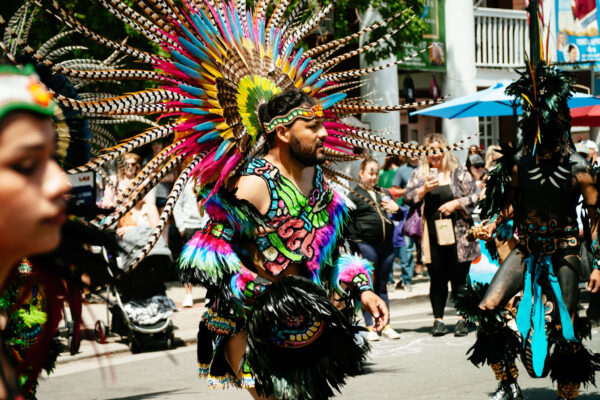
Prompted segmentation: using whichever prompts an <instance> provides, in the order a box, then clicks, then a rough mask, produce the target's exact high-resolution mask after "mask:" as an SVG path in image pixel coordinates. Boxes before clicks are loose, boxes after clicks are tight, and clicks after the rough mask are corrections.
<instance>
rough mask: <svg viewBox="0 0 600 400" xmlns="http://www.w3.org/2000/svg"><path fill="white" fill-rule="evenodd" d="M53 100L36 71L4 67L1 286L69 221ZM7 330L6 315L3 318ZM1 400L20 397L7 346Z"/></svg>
mask: <svg viewBox="0 0 600 400" xmlns="http://www.w3.org/2000/svg"><path fill="white" fill-rule="evenodd" d="M54 107H55V106H54V103H53V102H52V96H51V95H50V93H49V92H48V91H47V90H46V88H45V87H44V86H43V85H42V84H41V83H40V81H39V79H38V77H37V75H35V74H34V71H33V68H25V69H17V68H14V67H8V66H0V182H2V184H1V185H0V204H1V205H2V206H1V207H0V288H1V290H2V291H4V290H6V288H7V286H8V284H9V283H10V278H11V276H12V275H13V274H14V273H15V271H16V267H17V266H18V265H19V263H20V261H21V260H22V259H23V258H24V257H27V256H30V255H33V254H39V253H44V252H48V251H51V250H53V249H54V248H56V247H57V246H58V244H59V242H60V229H61V226H62V224H63V223H64V222H65V219H66V213H65V212H66V195H67V193H68V192H69V188H70V185H69V182H68V180H67V178H66V175H65V173H64V172H63V170H62V169H61V168H60V166H59V165H58V164H57V163H56V161H54V159H53V156H54V146H55V132H54V128H53V125H52V120H51V117H52V115H53V114H54ZM0 318H1V320H2V321H0V329H4V325H5V323H6V315H3V316H2V317H0ZM0 348H1V349H2V351H1V352H0V370H1V374H0V378H1V381H0V398H3V399H4V398H10V399H12V398H18V395H17V388H16V381H15V377H14V373H13V370H12V366H11V365H10V363H9V361H8V358H7V355H6V353H4V351H5V350H4V346H1V347H0Z"/></svg>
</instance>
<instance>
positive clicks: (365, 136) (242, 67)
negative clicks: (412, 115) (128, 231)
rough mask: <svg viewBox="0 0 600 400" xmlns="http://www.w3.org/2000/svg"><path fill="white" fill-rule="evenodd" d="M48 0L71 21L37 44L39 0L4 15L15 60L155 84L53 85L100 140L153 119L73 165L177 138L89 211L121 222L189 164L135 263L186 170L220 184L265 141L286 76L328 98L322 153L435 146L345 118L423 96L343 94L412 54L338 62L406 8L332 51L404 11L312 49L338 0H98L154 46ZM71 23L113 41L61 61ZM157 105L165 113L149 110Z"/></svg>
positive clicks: (78, 81)
mask: <svg viewBox="0 0 600 400" xmlns="http://www.w3.org/2000/svg"><path fill="white" fill-rule="evenodd" d="M43 3H44V4H47V6H46V7H45V8H46V10H45V11H47V12H48V13H50V14H52V15H54V16H55V17H56V18H57V19H58V20H59V21H60V22H61V24H62V25H64V26H65V27H68V28H69V29H71V30H69V31H65V32H63V33H60V34H59V35H57V36H56V37H54V38H51V39H50V40H49V41H48V42H46V43H45V44H43V45H42V46H40V47H39V48H38V49H37V50H34V49H33V48H31V47H30V46H28V45H27V44H26V42H25V40H24V37H26V36H27V33H28V32H29V27H30V26H31V20H32V18H33V16H32V14H34V13H33V12H32V11H31V10H32V9H33V3H32V2H26V3H25V4H24V5H23V7H21V8H20V9H19V11H18V12H17V14H15V16H14V17H13V18H11V20H10V21H8V23H6V22H5V21H4V20H3V19H2V18H1V17H0V24H1V25H4V27H5V29H4V30H5V35H4V38H5V41H4V42H0V48H2V49H3V50H4V52H5V54H6V55H7V56H8V57H9V58H10V59H11V60H14V61H15V62H17V55H18V54H17V53H19V54H21V55H23V54H24V55H26V56H28V57H30V58H31V59H33V60H35V62H37V63H39V64H43V65H44V66H46V67H47V68H50V69H51V70H52V71H54V72H56V73H60V74H63V75H64V76H66V77H68V78H69V79H70V80H71V81H73V82H74V85H75V87H76V88H77V89H79V90H83V88H85V87H88V86H89V85H90V84H97V83H98V82H119V81H129V80H140V81H144V82H148V83H151V84H152V85H154V86H153V87H152V88H147V89H144V90H139V91H136V92H133V93H126V94H121V95H118V94H114V95H111V94H106V93H103V92H101V91H90V92H87V93H81V94H80V95H79V98H75V97H74V96H66V95H62V94H58V93H57V94H56V96H55V98H56V101H57V102H58V103H59V104H60V105H62V106H65V107H67V108H69V109H71V110H75V111H78V112H80V113H81V115H82V116H83V117H85V118H88V119H89V120H90V129H91V130H92V132H93V133H94V135H93V136H92V141H95V142H96V143H98V142H99V139H104V140H105V142H106V140H108V139H112V138H110V135H109V134H107V130H106V129H105V128H103V126H102V125H103V124H111V123H113V124H114V123H121V122H127V121H131V120H134V121H138V122H142V123H146V124H148V125H150V128H149V129H147V130H145V131H144V132H141V133H139V134H137V135H135V136H133V137H131V138H130V139H128V140H126V141H125V142H123V143H120V144H118V145H114V146H112V147H109V146H104V147H108V148H106V149H105V150H104V153H103V154H101V155H99V156H97V157H96V158H93V159H92V160H91V161H89V162H88V163H86V164H85V165H83V166H80V167H77V168H74V169H72V170H71V171H70V172H81V171H86V170H96V171H98V172H99V173H100V172H101V171H102V170H101V167H102V166H103V165H105V164H107V163H109V162H111V161H112V160H115V159H117V158H118V157H119V156H121V155H122V154H124V153H127V152H130V151H132V150H133V149H135V148H137V147H140V146H142V145H144V144H147V143H150V142H152V141H155V140H157V139H162V138H172V139H173V143H172V144H171V145H169V146H168V147H166V148H165V149H164V150H163V151H162V152H160V153H159V154H158V155H157V156H155V157H154V158H153V159H152V160H151V161H150V162H149V163H148V164H147V165H146V166H145V167H144V169H143V170H142V171H141V173H140V174H139V175H138V176H137V177H136V179H135V180H134V181H133V182H132V183H131V185H130V186H129V187H128V188H127V190H125V191H124V193H121V194H120V196H119V198H118V199H117V206H116V210H115V212H114V213H113V214H112V215H110V216H109V217H108V218H104V219H102V220H100V219H99V220H97V221H94V222H97V223H99V224H100V227H101V228H103V229H106V228H109V227H111V226H114V224H115V223H116V222H117V221H118V220H119V219H120V218H121V217H122V216H123V215H124V214H125V213H126V212H127V211H128V210H130V209H131V208H132V207H133V206H134V205H135V204H136V203H137V202H139V201H140V200H141V199H142V198H143V197H144V195H145V194H146V193H147V192H148V191H149V190H150V189H151V188H152V187H153V186H154V185H156V184H157V183H158V182H160V180H161V179H162V178H163V177H164V176H165V175H166V174H167V173H169V172H170V171H171V170H173V169H174V168H175V167H176V166H178V165H182V164H183V165H186V167H185V168H184V169H183V171H182V172H181V174H180V175H179V178H178V179H177V180H176V182H175V184H174V187H173V190H172V192H171V194H170V195H169V197H168V199H167V203H166V206H165V208H164V211H163V213H162V215H161V218H160V220H161V222H160V224H159V226H158V227H157V228H156V229H155V231H154V232H153V234H152V236H151V240H150V241H149V243H148V245H147V246H146V247H145V248H144V250H143V251H142V252H141V254H140V257H138V258H137V259H136V260H135V261H134V264H135V263H136V261H137V262H139V261H140V260H141V259H143V258H144V257H145V255H146V254H147V253H148V252H149V250H150V249H151V248H152V246H153V245H154V243H155V242H156V240H157V239H158V237H159V236H160V233H161V231H162V230H163V229H164V226H165V225H166V222H167V220H168V218H169V216H170V214H171V213H172V210H173V206H174V204H175V202H176V200H177V198H178V197H179V195H180V193H181V190H182V189H183V187H184V185H185V184H186V182H187V181H188V180H189V179H190V178H191V177H195V178H196V180H197V183H198V185H199V186H200V188H201V189H202V188H206V187H209V188H210V189H211V191H212V193H214V192H215V191H217V190H218V189H219V187H221V186H222V185H223V184H224V183H225V182H227V180H228V179H229V178H230V177H231V176H232V175H234V174H235V173H236V172H237V171H239V170H240V168H242V167H243V166H244V164H245V163H246V162H247V161H249V160H250V159H252V157H253V156H255V155H256V154H258V153H259V152H261V151H262V150H263V147H264V146H265V138H264V136H265V135H264V134H263V132H264V130H263V129H262V128H263V127H262V126H261V123H260V121H259V119H258V116H257V110H258V108H259V106H260V105H261V104H263V103H265V102H268V101H269V100H270V99H271V98H272V97H273V96H275V95H276V94H277V93H280V92H283V91H285V90H286V89H288V88H294V87H295V88H300V89H301V90H303V91H305V92H306V93H308V94H310V95H311V96H312V97H313V98H314V99H315V101H316V102H317V103H318V105H319V107H320V109H321V108H322V110H323V111H322V112H323V117H324V119H325V122H324V125H325V128H326V129H327V132H328V134H329V136H328V137H327V140H326V141H325V148H326V154H327V155H328V157H329V159H331V160H335V161H338V160H352V159H356V158H357V157H358V155H357V154H356V153H355V151H356V149H357V148H363V149H367V150H370V151H378V152H384V153H388V154H398V155H409V156H410V155H421V154H428V153H429V152H434V150H427V149H426V148H425V147H423V146H418V145H412V144H405V143H402V142H399V141H395V140H391V139H388V138H386V137H382V136H378V135H377V134H376V133H375V132H373V131H370V130H368V129H364V128H360V127H356V126H352V125H349V124H346V123H343V122H342V121H341V117H342V116H344V115H346V114H357V113H371V112H377V113H381V112H393V111H399V110H402V109H405V108H415V107H418V106H422V105H425V104H427V102H425V103H422V104H408V105H396V106H376V105H372V104H371V103H370V102H369V101H367V100H365V99H362V98H352V99H349V98H346V93H347V91H348V90H350V89H352V88H353V87H356V85H357V84H358V85H360V82H359V81H358V79H360V78H361V77H363V76H366V75H368V74H370V73H372V72H375V71H378V70H381V69H383V68H387V67H390V66H393V65H397V64H399V63H402V62H403V61H405V59H403V60H398V61H395V62H392V63H389V64H385V65H382V66H378V67H370V68H359V69H353V70H349V71H338V70H336V69H335V68H339V64H340V63H341V62H342V61H344V60H346V59H348V58H350V57H354V56H357V55H359V54H361V53H364V52H366V51H368V50H370V49H373V48H374V47H376V46H378V45H380V44H382V43H383V42H384V41H385V40H387V39H388V38H390V37H391V36H392V35H393V34H395V33H396V32H398V31H399V30H400V29H402V27H403V26H405V25H406V24H407V23H408V21H410V18H409V19H408V20H407V21H405V22H403V23H402V24H401V25H400V26H399V27H398V28H396V29H394V30H392V31H391V32H389V33H388V34H386V35H385V36H383V37H382V38H380V39H378V40H376V41H374V42H371V43H367V44H365V45H363V46H361V47H359V48H357V49H354V50H351V51H347V52H345V53H342V54H339V55H335V54H336V52H338V51H339V50H341V49H343V48H344V47H345V46H346V45H348V44H350V43H351V42H352V41H353V40H354V39H356V38H359V37H361V36H363V35H365V34H368V33H370V32H372V31H373V30H375V29H377V28H379V27H382V26H384V25H386V24H388V23H390V22H391V21H392V20H394V19H399V18H401V17H403V15H404V13H400V14H398V15H394V16H392V17H390V18H388V19H387V20H384V21H381V22H377V23H375V24H373V25H371V26H369V27H367V28H365V29H363V30H361V31H359V32H357V33H354V34H351V35H349V36H347V37H344V38H341V39H336V40H333V41H330V42H327V43H323V44H321V45H318V46H316V47H313V48H309V49H308V50H305V47H302V45H301V41H302V40H303V39H304V38H305V37H306V36H307V35H308V34H309V33H310V32H311V31H312V30H314V29H315V28H316V27H317V26H318V25H319V24H320V23H321V21H323V19H324V18H325V17H326V16H327V14H328V13H329V12H330V11H331V9H332V7H333V4H332V3H330V4H328V5H326V6H323V7H320V8H317V9H316V10H315V11H314V12H313V13H312V15H311V14H310V13H311V11H310V9H309V8H308V6H307V4H306V3H305V2H304V1H300V3H298V4H297V5H296V6H295V7H289V5H290V2H289V0H282V1H280V2H277V3H274V4H272V5H270V4H269V3H268V1H264V0H259V1H258V2H257V3H256V4H255V6H254V8H246V4H247V2H246V1H238V2H237V3H234V2H217V1H216V0H184V1H182V2H181V4H180V5H179V6H176V5H175V3H174V2H173V1H171V0H138V1H137V2H136V7H135V8H132V7H129V6H128V5H126V4H125V3H123V2H120V1H117V0H102V1H101V3H102V5H104V6H105V7H106V8H107V9H108V10H109V11H110V12H111V13H112V14H113V15H114V16H115V17H116V18H118V19H120V20H121V21H123V22H124V23H126V24H128V25H129V26H130V27H131V28H133V29H135V30H137V31H138V32H140V33H141V34H143V35H144V36H145V37H146V38H147V39H148V40H149V41H150V43H152V44H154V45H159V46H161V47H162V49H163V50H164V51H162V52H160V53H158V54H151V53H148V52H146V51H143V50H140V49H138V48H135V47H133V46H131V45H129V44H127V43H126V42H125V41H123V42H117V41H114V40H110V39H108V38H106V37H104V36H102V35H100V34H99V33H96V32H93V31H92V30H90V29H88V28H87V27H85V26H84V25H82V24H81V22H79V20H78V19H76V18H75V17H74V16H73V15H72V14H70V13H69V12H68V11H66V10H65V9H63V8H62V7H61V6H60V5H59V4H58V2H56V1H50V0H48V1H44V2H43ZM288 8H289V9H288ZM268 10H272V11H270V12H269V11H268ZM304 13H308V14H309V16H308V18H307V19H305V20H304V22H301V23H298V22H297V21H296V19H297V17H298V16H299V15H301V14H304ZM74 32H77V33H79V34H81V35H82V36H84V37H86V38H88V39H91V40H93V41H96V42H97V43H99V44H101V45H102V46H104V47H107V48H108V49H111V50H113V51H114V53H113V54H111V55H110V56H109V57H108V58H106V59H100V60H97V59H93V58H91V59H90V58H86V59H74V60H69V61H64V62H58V59H59V58H60V56H61V55H64V54H66V53H69V52H70V51H72V50H73V48H75V49H76V50H81V46H65V47H63V48H59V49H56V50H51V49H52V48H53V47H54V46H56V44H57V42H58V41H60V40H61V39H62V38H64V37H67V36H70V35H72V34H73V33H74ZM424 50H425V49H423V51H424ZM416 55H417V54H414V55H413V56H416ZM131 59H133V60H134V61H135V63H130V65H132V67H131V68H125V67H124V65H126V62H127V61H129V60H131ZM156 86H158V87H156ZM154 115H157V116H158V118H156V119H154V118H152V117H150V116H154ZM263 122H265V121H263ZM465 140H468V139H465ZM465 140H463V141H461V143H462V142H464V141H465ZM459 145H460V143H459V144H456V145H454V146H449V147H448V149H442V151H445V150H449V149H451V148H458V146H459ZM435 151H439V150H435ZM184 163H185V164H184ZM326 172H327V174H328V175H330V176H332V175H335V174H337V172H336V171H334V170H332V169H327V171H326Z"/></svg>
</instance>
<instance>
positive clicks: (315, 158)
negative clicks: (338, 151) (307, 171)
mask: <svg viewBox="0 0 600 400" xmlns="http://www.w3.org/2000/svg"><path fill="white" fill-rule="evenodd" d="M319 148H320V146H319V147H317V145H316V144H315V146H314V147H312V148H311V147H309V146H303V145H302V143H300V141H299V140H298V139H297V138H296V136H295V135H294V134H293V133H292V134H291V136H290V155H291V156H292V157H294V158H295V159H296V160H298V161H300V162H301V163H302V164H304V165H306V166H307V167H314V166H315V165H318V164H323V163H324V162H325V155H318V154H317V150H318V149H319Z"/></svg>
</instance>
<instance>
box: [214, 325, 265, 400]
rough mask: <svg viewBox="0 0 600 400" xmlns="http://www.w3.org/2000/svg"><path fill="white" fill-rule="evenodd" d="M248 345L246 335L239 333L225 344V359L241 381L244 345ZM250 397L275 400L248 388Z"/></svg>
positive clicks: (242, 332)
mask: <svg viewBox="0 0 600 400" xmlns="http://www.w3.org/2000/svg"><path fill="white" fill-rule="evenodd" d="M247 344H248V333H247V332H246V331H241V332H238V333H236V334H235V335H233V336H232V337H230V338H229V339H228V340H227V343H226V344H225V359H226V360H227V362H228V363H229V366H230V367H231V369H232V370H233V372H234V373H235V376H237V377H238V379H240V380H241V379H242V367H243V364H244V354H246V345H247ZM248 391H249V392H250V395H252V398H253V399H254V400H271V399H272V400H275V398H274V397H273V396H271V397H263V396H259V395H258V393H257V392H256V389H254V388H248Z"/></svg>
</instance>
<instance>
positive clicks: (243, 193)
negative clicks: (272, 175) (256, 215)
mask: <svg viewBox="0 0 600 400" xmlns="http://www.w3.org/2000/svg"><path fill="white" fill-rule="evenodd" d="M230 189H232V190H235V197H237V198H238V199H240V200H246V201H248V202H250V203H251V204H252V205H253V206H254V207H256V209H257V210H258V211H259V212H260V213H261V214H266V213H267V211H268V210H269V204H270V202H271V199H270V195H269V188H268V187H267V182H265V180H264V179H263V178H261V177H259V176H256V175H242V176H240V177H239V178H237V180H236V181H234V182H232V185H230Z"/></svg>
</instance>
